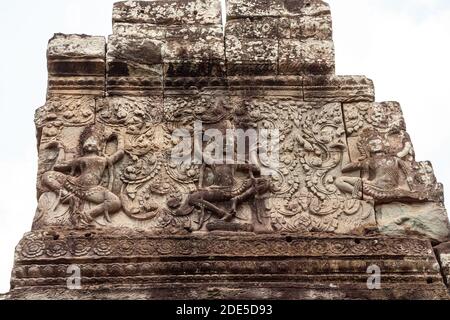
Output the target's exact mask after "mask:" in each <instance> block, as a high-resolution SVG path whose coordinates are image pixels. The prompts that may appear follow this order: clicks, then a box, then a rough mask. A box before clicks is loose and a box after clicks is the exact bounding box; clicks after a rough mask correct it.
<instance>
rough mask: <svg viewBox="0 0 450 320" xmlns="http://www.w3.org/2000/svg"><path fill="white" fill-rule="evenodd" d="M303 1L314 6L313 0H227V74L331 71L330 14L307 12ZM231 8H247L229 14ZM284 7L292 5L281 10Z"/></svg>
mask: <svg viewBox="0 0 450 320" xmlns="http://www.w3.org/2000/svg"><path fill="white" fill-rule="evenodd" d="M271 5H272V6H271ZM307 5H308V6H317V5H318V2H313V3H303V2H298V3H297V4H296V5H294V4H290V3H287V2H286V3H283V1H278V2H275V1H271V2H270V5H265V3H264V2H262V3H260V2H256V1H255V2H253V1H249V2H248V3H247V2H245V3H242V2H241V1H239V2H233V1H230V3H229V6H230V8H229V12H228V13H229V15H231V16H229V17H228V18H229V19H230V20H229V21H228V22H227V24H226V28H225V34H226V38H225V47H226V53H227V62H228V74H229V75H246V74H255V75H276V74H280V75H304V74H305V75H324V74H334V69H335V67H334V65H335V63H334V44H333V42H332V39H331V37H332V31H331V30H332V27H331V15H330V13H329V11H326V10H325V11H324V10H318V11H317V12H312V11H311V12H308V13H307V12H305V10H304V7H303V6H307ZM320 5H321V4H320ZM245 6H248V8H247V9H244V8H245ZM297 6H298V9H299V10H296V7H297ZM235 7H236V8H239V9H242V10H248V13H247V14H244V13H243V12H240V14H237V15H236V16H234V14H236V12H235V11H233V8H235ZM286 7H287V8H289V9H295V10H294V11H293V12H291V11H289V10H284V9H286ZM281 8H284V9H281ZM291 14H293V15H292V16H291Z"/></svg>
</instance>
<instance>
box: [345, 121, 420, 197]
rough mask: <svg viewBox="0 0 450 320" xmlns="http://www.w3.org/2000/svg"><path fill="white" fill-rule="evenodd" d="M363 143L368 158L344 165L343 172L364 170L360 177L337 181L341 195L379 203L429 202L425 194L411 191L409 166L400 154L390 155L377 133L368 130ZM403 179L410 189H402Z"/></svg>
mask: <svg viewBox="0 0 450 320" xmlns="http://www.w3.org/2000/svg"><path fill="white" fill-rule="evenodd" d="M360 144H361V145H362V146H363V147H364V148H365V149H366V150H367V156H366V157H364V158H362V159H360V160H359V161H357V162H353V163H350V164H349V165H347V166H345V167H344V168H343V169H342V172H343V173H349V172H353V171H358V170H361V178H360V177H349V176H343V177H339V178H337V180H336V186H337V187H338V188H339V189H340V190H341V191H342V192H345V193H350V194H353V196H354V197H355V198H361V197H367V198H368V199H373V200H375V202H377V203H383V202H391V201H410V202H416V201H426V200H427V194H426V193H425V192H419V191H414V190H412V182H413V174H412V172H411V169H410V167H409V166H408V163H407V162H405V161H404V160H402V159H400V158H399V156H398V155H397V154H395V155H391V154H389V153H388V152H387V146H386V144H385V143H384V141H383V138H382V136H381V135H380V134H378V132H376V131H374V130H368V131H365V132H364V134H363V136H362V137H361V141H360ZM402 179H406V182H407V184H408V187H406V188H407V189H406V188H404V187H403V186H402Z"/></svg>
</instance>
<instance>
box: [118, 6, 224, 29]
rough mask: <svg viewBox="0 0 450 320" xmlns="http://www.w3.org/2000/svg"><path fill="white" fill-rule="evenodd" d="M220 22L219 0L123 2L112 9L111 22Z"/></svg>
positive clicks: (182, 23) (177, 23)
mask: <svg viewBox="0 0 450 320" xmlns="http://www.w3.org/2000/svg"><path fill="white" fill-rule="evenodd" d="M221 21H222V14H221V6H220V0H182V1H177V0H154V1H123V2H117V3H115V4H114V9H113V22H129V23H150V24H159V25H163V24H165V25H185V24H220V23H221Z"/></svg>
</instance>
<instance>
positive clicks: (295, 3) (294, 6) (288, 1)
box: [284, 0, 305, 12]
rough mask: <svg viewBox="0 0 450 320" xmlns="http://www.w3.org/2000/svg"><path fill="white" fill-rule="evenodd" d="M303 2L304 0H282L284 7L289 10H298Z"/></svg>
mask: <svg viewBox="0 0 450 320" xmlns="http://www.w3.org/2000/svg"><path fill="white" fill-rule="evenodd" d="M304 4H305V0H284V7H285V8H286V10H288V11H289V12H300V10H301V9H302V7H303V5H304Z"/></svg>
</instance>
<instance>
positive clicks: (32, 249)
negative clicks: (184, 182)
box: [12, 230, 448, 300]
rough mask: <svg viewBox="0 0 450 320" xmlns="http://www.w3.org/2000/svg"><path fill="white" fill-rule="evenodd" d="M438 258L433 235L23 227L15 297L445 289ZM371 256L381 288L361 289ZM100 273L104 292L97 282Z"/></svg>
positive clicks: (441, 294)
mask: <svg viewBox="0 0 450 320" xmlns="http://www.w3.org/2000/svg"><path fill="white" fill-rule="evenodd" d="M175 256H176V257H178V258H177V259H172V258H171V257H175ZM324 256H326V257H327V259H326V260H324V259H323V257H324ZM119 257H120V262H119V261H115V260H116V259H118V258H119ZM230 257H233V259H232V260H230ZM111 260H112V261H114V262H110V261H111ZM43 261H46V263H45V264H42V262H43ZM74 261H79V262H78V263H80V268H81V274H82V275H84V276H83V277H82V279H84V280H82V281H84V282H82V288H83V289H82V290H64V286H65V285H66V280H65V278H64V277H65V272H66V269H67V267H68V265H70V264H73V262H74ZM83 261H89V262H83ZM436 264H437V261H436V258H435V256H434V254H433V249H432V247H431V245H430V244H429V243H428V242H427V241H426V240H422V239H419V238H414V237H410V238H401V237H390V238H388V237H381V236H380V237H351V236H347V237H339V236H331V235H320V234H316V235H303V236H292V237H284V236H275V235H260V236H255V235H251V234H245V233H237V234H233V235H230V234H228V235H220V234H212V235H210V236H208V237H205V236H202V235H190V236H183V237H180V236H165V237H154V236H151V235H147V234H145V233H133V232H128V233H127V234H126V235H125V234H123V233H122V232H121V231H120V230H116V231H114V230H111V231H110V232H108V233H93V234H91V233H86V232H71V235H70V236H66V233H65V231H64V230H59V231H58V230H55V231H54V232H52V233H39V232H34V233H29V234H27V235H26V236H25V238H24V239H23V240H22V241H21V243H20V244H19V245H18V247H17V250H16V266H15V269H14V271H13V277H12V285H13V288H14V289H13V291H12V297H13V298H23V297H29V298H34V299H49V298H50V297H51V296H50V294H55V293H58V297H59V298H60V299H76V298H81V299H110V298H111V297H113V298H116V299H185V298H186V297H190V298H192V299H201V300H202V299H211V298H214V299H217V298H221V299H447V298H448V293H447V290H446V288H445V285H444V284H443V282H442V278H441V275H440V274H439V271H438V270H436V268H435V265H436ZM372 265H378V266H379V267H380V268H381V270H383V282H382V283H383V284H382V288H381V289H380V290H367V270H368V267H369V266H372ZM138 275H139V276H138ZM124 278H126V279H128V280H127V282H126V283H124V282H123V279H124ZM38 279H39V280H38ZM105 279H107V280H106V281H107V282H108V285H109V292H105V291H104V290H101V289H99V288H98V285H101V284H103V283H104V281H105ZM268 279H270V281H268ZM173 283H177V286H176V287H174V286H173ZM207 288H209V290H207ZM212 288H213V289H212Z"/></svg>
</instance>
